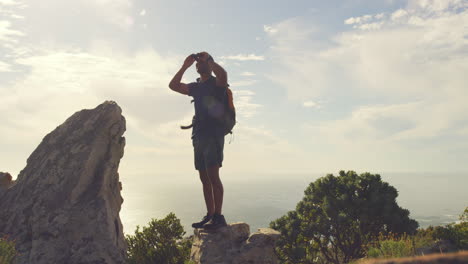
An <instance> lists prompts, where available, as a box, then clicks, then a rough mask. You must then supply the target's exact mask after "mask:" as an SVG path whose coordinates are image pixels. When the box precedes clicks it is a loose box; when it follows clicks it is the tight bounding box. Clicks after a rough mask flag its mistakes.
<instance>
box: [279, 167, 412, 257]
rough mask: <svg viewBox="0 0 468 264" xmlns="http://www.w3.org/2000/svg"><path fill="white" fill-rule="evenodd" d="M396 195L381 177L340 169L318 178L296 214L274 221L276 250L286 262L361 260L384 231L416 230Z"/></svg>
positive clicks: (393, 189)
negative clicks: (276, 234)
mask: <svg viewBox="0 0 468 264" xmlns="http://www.w3.org/2000/svg"><path fill="white" fill-rule="evenodd" d="M397 196H398V192H397V190H396V189H395V188H394V187H393V186H391V185H390V184H388V183H387V182H384V181H382V178H381V177H380V175H379V174H370V173H363V174H360V175H358V174H357V173H356V172H354V171H348V172H345V171H340V172H339V175H338V176H334V175H333V174H328V175H327V176H325V177H322V178H319V179H317V180H316V181H315V182H312V183H310V184H309V186H308V187H307V188H306V190H305V191H304V197H303V198H302V200H301V201H300V202H299V203H298V204H297V205H296V210H294V211H290V212H288V213H287V214H286V215H284V216H282V217H280V218H278V219H276V220H275V221H272V222H271V223H270V227H271V228H273V229H275V230H278V231H279V232H280V233H281V238H280V239H279V241H278V242H277V244H276V248H275V252H276V254H277V256H278V258H279V259H280V261H281V262H282V263H285V264H299V263H301V264H303V263H317V262H319V261H323V262H326V263H349V262H350V261H352V260H354V259H359V258H362V257H364V256H365V255H366V248H365V247H364V245H366V244H367V243H369V242H370V241H373V240H375V237H377V236H378V235H379V233H381V232H382V233H389V232H393V233H397V234H403V233H409V234H413V233H415V232H416V230H417V227H418V223H417V222H416V221H415V220H413V219H411V218H410V217H409V211H408V210H406V209H403V208H401V207H400V206H399V205H398V204H397V201H396V198H397ZM393 247H396V246H393Z"/></svg>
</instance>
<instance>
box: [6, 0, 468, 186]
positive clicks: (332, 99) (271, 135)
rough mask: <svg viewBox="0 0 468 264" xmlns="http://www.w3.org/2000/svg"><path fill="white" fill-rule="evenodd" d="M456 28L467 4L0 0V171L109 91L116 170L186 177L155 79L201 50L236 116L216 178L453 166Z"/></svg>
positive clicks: (461, 33)
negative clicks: (118, 146)
mask: <svg viewBox="0 0 468 264" xmlns="http://www.w3.org/2000/svg"><path fill="white" fill-rule="evenodd" d="M467 25H468V1H466V0H465V1H463V0H381V1H376V0H342V1H335V0H331V1H313V0H307V1H306V0H303V1H302V0H298V1H279V0H276V1H275V0H269V1H263V0H261V1H247V0H239V1H219V0H218V1H214V0H192V1H178V0H172V1H161V0H138V1H137V0H135V1H134V0H75V1H64V0H40V1H39V0H28V1H20V0H0V51H1V52H0V75H1V78H0V98H1V103H0V123H1V124H2V126H1V129H0V147H1V151H0V171H9V172H10V173H12V174H13V175H17V174H18V173H19V172H20V171H21V170H22V169H23V168H24V167H25V165H26V159H27V158H28V156H29V155H30V154H31V153H32V152H33V150H34V149H35V148H36V147H37V146H38V145H39V143H40V142H41V140H42V138H43V137H44V136H45V135H46V134H47V133H49V132H51V131H52V130H53V129H55V128H56V127H57V126H58V125H60V124H62V123H63V122H64V121H65V120H66V119H67V118H68V117H69V116H71V115H72V114H73V113H75V112H77V111H79V110H81V109H85V108H86V109H90V108H94V107H96V106H97V105H99V104H100V103H102V102H104V101H106V100H114V101H116V102H117V103H118V104H119V105H120V107H121V108H122V110H123V115H124V116H125V118H126V120H127V131H126V133H125V137H126V139H127V145H126V147H125V155H124V157H123V159H122V162H121V165H120V175H121V177H123V178H125V177H133V176H135V175H153V174H159V175H163V174H167V175H186V174H189V173H191V174H193V173H194V172H195V171H194V165H193V147H192V143H191V140H190V131H182V130H180V129H179V125H186V124H188V123H190V120H191V117H192V115H193V112H194V110H193V105H191V104H190V99H191V98H190V97H188V96H184V95H181V94H178V93H175V92H173V91H171V90H170V89H169V88H168V83H169V81H170V80H171V78H172V77H173V76H174V74H175V73H176V72H177V71H178V70H179V69H180V67H181V65H182V63H183V60H184V59H185V57H186V56H188V55H189V54H191V53H195V52H200V51H207V52H208V53H210V54H211V55H212V56H213V57H214V59H215V61H217V62H218V63H219V64H220V65H222V66H223V67H224V68H225V70H226V71H227V73H228V82H229V83H230V85H231V89H232V90H233V93H234V103H235V106H236V111H237V119H238V120H237V121H238V123H237V125H236V127H235V129H234V135H233V136H232V137H231V136H227V137H226V144H225V160H224V163H223V168H222V172H221V173H227V174H232V175H236V177H238V178H239V179H248V178H249V177H251V175H252V174H264V175H270V177H284V176H277V175H285V174H288V173H289V174H296V173H299V174H300V173H317V172H323V173H336V172H338V171H339V170H355V171H358V172H364V171H369V172H373V173H382V172H441V173H444V172H466V171H468V165H467V164H468V163H467V162H466V161H467V160H468V103H466V100H467V99H468V89H467V88H468V86H467V83H468V82H467V81H468V74H467V73H468V26H467ZM196 78H197V74H196V71H195V69H194V67H192V68H190V69H189V70H188V71H187V72H186V74H185V75H184V78H183V81H184V82H186V83H189V82H193V81H194V80H195V79H196Z"/></svg>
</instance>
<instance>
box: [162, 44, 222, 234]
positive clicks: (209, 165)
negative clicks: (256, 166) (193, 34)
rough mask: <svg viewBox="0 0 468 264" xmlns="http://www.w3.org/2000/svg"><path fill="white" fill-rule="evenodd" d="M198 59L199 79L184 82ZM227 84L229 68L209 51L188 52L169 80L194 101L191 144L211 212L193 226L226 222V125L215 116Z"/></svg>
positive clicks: (199, 226)
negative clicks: (222, 169)
mask: <svg viewBox="0 0 468 264" xmlns="http://www.w3.org/2000/svg"><path fill="white" fill-rule="evenodd" d="M195 61H197V63H196V68H197V72H198V73H199V74H200V78H197V82H192V83H189V84H185V83H182V82H181V80H182V76H183V75H184V73H185V71H186V70H187V69H188V68H190V66H192V64H193V63H194V62H195ZM212 72H214V75H215V76H216V77H214V76H213V75H212ZM227 87H228V83H227V73H226V71H225V70H224V69H223V68H222V67H221V66H220V65H219V64H217V63H216V62H215V61H214V60H213V57H211V56H210V55H209V54H208V53H207V52H201V53H198V54H192V55H190V56H188V57H187V58H186V59H185V61H184V64H183V65H182V68H181V69H180V70H179V71H178V72H177V73H176V75H175V76H174V78H172V80H171V82H170V83H169V88H171V89H172V90H174V91H176V92H179V93H181V94H185V95H189V96H192V97H193V99H194V102H195V118H194V120H193V123H192V125H193V128H192V145H193V148H194V154H195V169H196V170H198V173H199V174H200V180H201V182H202V184H203V194H204V197H205V203H206V208H207V211H208V212H207V214H206V216H204V217H203V219H202V220H201V221H200V222H197V223H193V224H192V227H194V228H207V229H215V228H218V227H222V226H226V225H227V224H226V220H225V219H224V216H223V215H222V214H221V208H222V206H223V194H224V189H223V184H222V183H221V180H220V178H219V168H220V167H221V166H222V162H223V148H224V129H223V127H221V126H220V124H219V123H218V122H216V120H215V119H214V116H215V115H216V112H217V111H219V104H217V103H216V98H219V97H217V96H216V95H217V94H219V93H223V92H224V91H225V89H226V88H227Z"/></svg>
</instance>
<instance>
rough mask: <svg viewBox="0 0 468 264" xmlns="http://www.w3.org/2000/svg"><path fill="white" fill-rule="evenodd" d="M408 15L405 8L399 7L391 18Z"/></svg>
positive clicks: (396, 18)
mask: <svg viewBox="0 0 468 264" xmlns="http://www.w3.org/2000/svg"><path fill="white" fill-rule="evenodd" d="M407 15H408V11H406V10H404V9H398V10H397V11H395V12H393V13H392V15H391V18H392V20H398V19H401V18H403V17H405V16H407Z"/></svg>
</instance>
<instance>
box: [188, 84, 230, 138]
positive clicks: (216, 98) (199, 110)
mask: <svg viewBox="0 0 468 264" xmlns="http://www.w3.org/2000/svg"><path fill="white" fill-rule="evenodd" d="M225 90H226V89H225V88H224V87H219V86H216V77H214V76H211V77H210V78H209V79H208V80H206V81H204V82H202V81H201V80H200V78H198V79H197V82H193V83H190V84H189V94H188V95H189V96H192V97H193V99H194V103H195V122H194V123H193V128H192V138H195V137H197V138H206V137H210V136H224V129H223V127H222V125H220V123H219V122H218V121H217V120H216V118H217V117H220V116H221V115H222V114H223V112H224V105H223V101H222V99H223V96H224V94H225Z"/></svg>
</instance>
